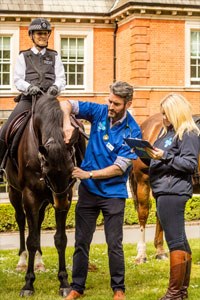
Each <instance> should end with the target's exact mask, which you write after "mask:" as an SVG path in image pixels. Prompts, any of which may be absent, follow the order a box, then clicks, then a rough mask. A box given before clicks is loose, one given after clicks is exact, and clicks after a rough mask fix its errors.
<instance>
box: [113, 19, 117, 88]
mask: <svg viewBox="0 0 200 300" xmlns="http://www.w3.org/2000/svg"><path fill="white" fill-rule="evenodd" d="M117 29H118V24H117V21H115V30H114V41H113V43H114V47H113V48H114V51H113V82H115V81H116V60H117V57H116V41H117Z"/></svg>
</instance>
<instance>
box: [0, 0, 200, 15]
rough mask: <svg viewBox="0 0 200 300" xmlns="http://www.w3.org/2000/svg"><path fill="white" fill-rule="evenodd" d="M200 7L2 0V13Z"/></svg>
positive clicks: (190, 2) (176, 0)
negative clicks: (139, 7)
mask: <svg viewBox="0 0 200 300" xmlns="http://www.w3.org/2000/svg"><path fill="white" fill-rule="evenodd" d="M130 5H140V6H143V5H151V6H159V5H160V6H169V5H170V6H182V7H183V6H190V7H198V8H199V7H200V0H156V1H153V0H144V1H130V0H76V1H74V0H34V1H32V0H23V1H22V0H14V1H13V0H0V13H3V12H4V13H7V14H9V13H13V12H18V13H22V14H23V13H27V12H28V13H36V12H40V13H43V12H44V13H51V14H52V13H54V14H58V13H62V14H66V13H68V14H69V13H70V14H109V13H111V12H112V11H115V10H118V9H120V8H122V7H124V6H130Z"/></svg>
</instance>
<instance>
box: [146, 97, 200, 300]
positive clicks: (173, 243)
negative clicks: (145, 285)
mask: <svg viewBox="0 0 200 300" xmlns="http://www.w3.org/2000/svg"><path fill="white" fill-rule="evenodd" d="M160 109H161V113H162V114H163V128H162V130H161V133H160V135H159V137H158V139H157V140H156V142H155V143H154V149H153V150H151V149H149V148H148V149H147V152H148V154H149V155H150V157H151V158H152V159H151V162H150V184H151V188H152V192H153V195H154V197H155V199H156V204H157V213H158V217H159V219H160V222H161V225H162V227H163V230H164V232H165V239H166V242H167V245H168V248H169V251H170V279H169V287H168V290H167V292H166V294H165V295H164V296H163V297H162V298H160V300H170V299H171V300H172V299H173V300H174V299H176V300H182V299H187V298H188V291H187V289H188V286H189V280H190V272H191V248H190V245H189V243H188V240H187V237H186V233H185V224H184V211H185V204H186V202H187V200H188V199H189V198H191V196H192V192H193V191H192V174H193V173H194V172H195V170H196V169H197V167H198V156H199V150H200V131H199V129H198V127H197V126H196V124H195V122H194V121H193V118H192V112H191V106H190V103H189V102H188V101H187V100H186V99H185V98H184V97H183V96H181V95H179V94H170V95H167V96H166V97H165V98H164V99H163V100H162V101H161V103H160Z"/></svg>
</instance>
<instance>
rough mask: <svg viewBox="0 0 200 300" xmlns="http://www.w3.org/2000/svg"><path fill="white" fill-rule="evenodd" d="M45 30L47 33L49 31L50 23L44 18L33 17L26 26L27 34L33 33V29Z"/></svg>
mask: <svg viewBox="0 0 200 300" xmlns="http://www.w3.org/2000/svg"><path fill="white" fill-rule="evenodd" d="M36 30H37V31H40V30H47V31H48V32H49V33H50V32H51V24H50V23H49V21H48V20H46V19H44V18H37V19H34V20H33V21H32V22H31V24H30V25H29V28H28V34H29V35H31V34H33V32H34V31H36Z"/></svg>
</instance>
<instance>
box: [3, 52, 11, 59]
mask: <svg viewBox="0 0 200 300" xmlns="http://www.w3.org/2000/svg"><path fill="white" fill-rule="evenodd" d="M3 58H4V59H9V58H10V51H3Z"/></svg>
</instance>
